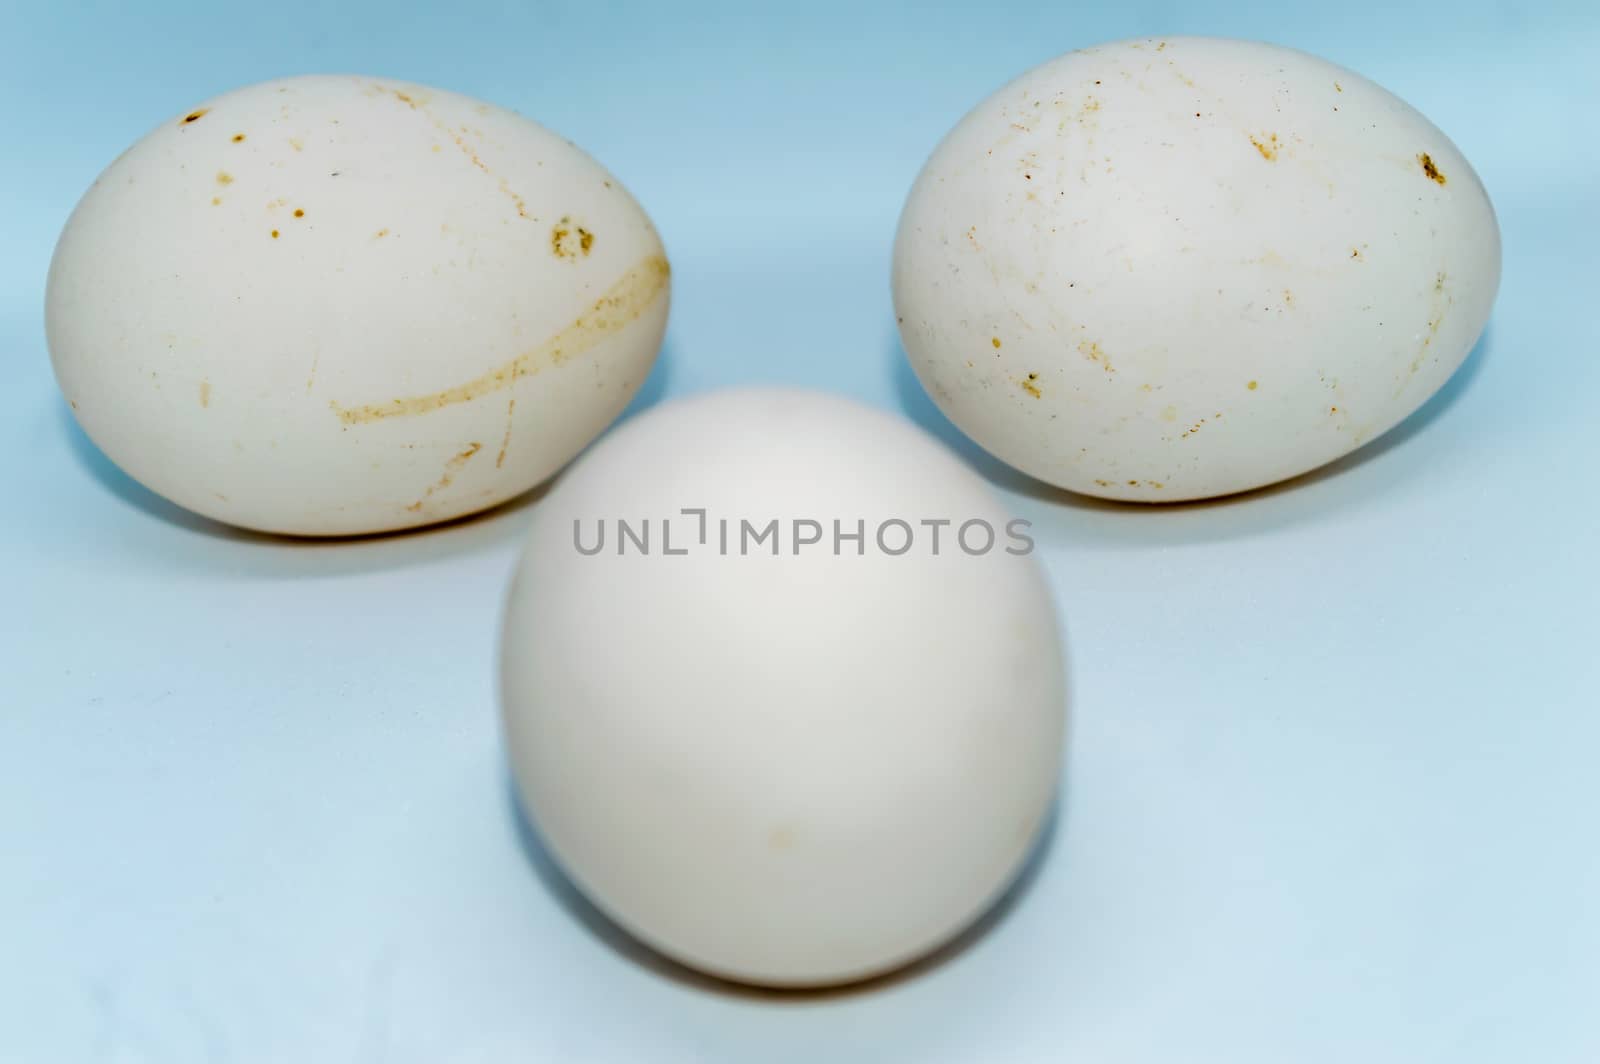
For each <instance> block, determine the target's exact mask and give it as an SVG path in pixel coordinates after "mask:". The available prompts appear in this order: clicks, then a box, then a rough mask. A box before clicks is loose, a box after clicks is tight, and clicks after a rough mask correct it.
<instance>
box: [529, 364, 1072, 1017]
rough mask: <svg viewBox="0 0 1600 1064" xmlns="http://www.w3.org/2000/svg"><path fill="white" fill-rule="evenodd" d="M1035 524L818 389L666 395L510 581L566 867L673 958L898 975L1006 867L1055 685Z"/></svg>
mask: <svg viewBox="0 0 1600 1064" xmlns="http://www.w3.org/2000/svg"><path fill="white" fill-rule="evenodd" d="M1031 546H1032V540H1031V536H1030V534H1029V532H1028V530H1027V528H1026V525H1025V523H1023V522H1018V521H1015V520H1014V519H1012V518H1010V517H1008V515H1007V514H1006V513H1005V511H1004V510H1003V509H1002V508H1001V507H1000V506H999V504H998V503H997V501H996V500H995V498H994V497H993V496H992V494H991V493H990V492H989V490H988V488H987V485H986V484H985V483H984V482H983V481H982V480H981V479H980V478H979V477H978V476H977V475H976V474H974V473H973V472H971V471H970V470H969V469H967V468H966V467H965V466H964V465H963V464H962V463H961V462H960V461H959V460H958V459H956V458H955V457H954V456H952V455H951V454H950V453H948V452H947V451H945V450H944V449H943V448H942V447H940V446H939V445H937V444H936V443H934V442H933V441H932V440H931V439H929V438H928V437H927V436H925V435H924V434H922V433H921V432H920V431H918V430H916V429H914V428H913V427H911V426H910V425H908V424H906V423H905V422H903V421H901V420H899V419H896V418H893V417H891V416H889V415H887V414H885V413H881V412H878V411H874V410H871V409H868V408H866V407H862V406H858V405H856V404H854V403H851V402H847V401H845V400H842V399H838V398H834V397H829V396H825V395H819V394H814V393H808V392H793V391H779V390H752V391H732V392H722V393H716V394H712V395H708V396H704V397H699V398H694V399H690V400H684V401H679V402H675V403H671V404H668V405H666V406H663V407H657V408H655V409H653V410H651V411H650V412H648V413H646V414H644V415H642V416H640V417H639V418H637V419H635V420H633V421H630V422H629V423H628V424H626V425H624V426H623V427H621V428H620V429H618V430H617V431H616V432H614V433H612V434H610V435H608V436H607V437H606V438H605V439H603V440H602V441H600V442H599V443H598V444H597V445H596V446H595V447H594V448H592V449H591V450H590V451H589V452H587V453H586V454H585V455H584V456H583V457H582V458H580V459H579V460H578V461H577V462H576V463H575V464H574V465H573V466H572V468H571V469H569V470H568V471H567V472H566V473H565V474H564V475H563V476H562V477H561V478H560V479H559V480H558V481H557V482H556V484H555V486H554V487H553V488H552V489H551V491H550V493H549V494H548V495H547V496H546V497H545V498H544V499H542V500H540V504H539V506H538V507H537V511H536V513H535V515H534V519H533V527H532V531H531V535H530V539H529V541H528V544H527V548H526V550H525V551H524V553H523V557H522V561H521V566H520V568H519V570H518V572H517V576H516V579H515V581H514V583H513V586H512V588H511V591H510V596H509V600H508V604H507V608H506V613H505V618H504V630H503V640H502V646H501V682H502V698H503V705H504V717H505V729H506V736H507V741H508V744H509V750H510V759H511V764H512V767H513V769H514V770H515V776H516V779H517V782H518V784H519V786H520V790H521V795H522V798H523V803H524V806H525V808H526V810H527V812H528V813H529V815H530V817H531V819H532V821H533V822H534V824H535V825H536V826H537V829H538V831H539V833H540V835H541V836H542V837H543V839H544V840H545V842H546V843H547V845H548V846H549V848H550V850H551V852H552V853H553V855H554V856H555V858H556V859H557V860H558V862H559V863H560V864H561V866H562V867H564V868H565V869H566V871H567V873H568V874H569V875H570V876H571V878H572V879H573V880H574V882H575V883H576V884H577V885H578V887H579V888H580V889H581V890H582V891H583V892H584V893H585V894H586V895H587V896H588V897H589V898H590V899H592V900H593V902H594V903H595V904H596V905H597V906H598V907H599V908H600V909H601V910H602V911H604V912H605V913H607V914H609V915H610V916H611V917H612V918H613V919H615V920H616V921H617V922H618V923H619V924H621V925H622V926H623V927H625V928H627V929H629V930H630V931H632V932H633V933H634V934H636V935H637V936H638V937H639V938H641V939H642V940H643V941H645V942H646V943H648V944H650V945H651V946H653V947H655V948H656V949H658V950H660V951H661V952H663V953H665V954H667V955H668V956H671V957H673V958H676V959H677V960H679V961H681V962H683V963H684V964H687V965H691V966H693V967H695V968H698V969H702V970H704V971H707V972H710V973H713V974H715V975H718V976H723V977H726V978H730V979H735V980H742V981H747V982H753V983H761V984H773V985H791V986H792V985H815V984H827V983H837V982H843V981H849V980H854V979H859V978H863V977H866V976H870V975H873V974H875V973H879V972H882V971H885V970H888V969H892V968H895V967H897V966H899V965H902V964H904V963H906V962H908V961H910V960H913V959H915V958H917V957H919V956H921V955H923V954H925V953H927V952H928V951H930V950H933V949H935V948H937V947H938V946H939V945H940V944H942V943H944V942H946V941H948V940H949V939H950V938H951V937H952V936H954V935H956V934H957V933H958V932H960V931H961V930H962V929H963V928H965V927H966V926H968V925H969V924H970V923H971V922H972V921H973V920H974V919H975V918H976V917H977V916H978V915H979V914H980V913H981V912H983V910H984V909H985V908H986V907H987V906H988V905H989V904H990V903H991V902H992V901H993V900H994V899H995V898H996V897H997V895H998V894H999V893H1000V892H1001V891H1003V890H1004V889H1005V887H1006V885H1007V884H1008V883H1010V882H1011V881H1012V879H1013V877H1014V876H1015V875H1016V873H1017V871H1018V869H1019V866H1020V865H1021V864H1022V862H1023V859H1024V857H1025V855H1026V854H1027V853H1028V851H1029V848H1030V846H1031V845H1032V843H1033V841H1034V839H1035V837H1036V836H1037V835H1038V833H1039V831H1040V829H1041V825H1042V824H1043V823H1044V822H1045V820H1046V817H1047V811H1048V810H1049V808H1050V805H1051V800H1052V796H1053V794H1054V791H1055V786H1056V781H1057V775H1058V772H1059V766H1060V758H1061V752H1062V751H1061V747H1062V736H1063V722H1064V716H1065V690H1064V685H1065V680H1064V672H1063V669H1064V666H1063V655H1062V648H1061V637H1060V632H1059V629H1058V627H1057V622H1056V615H1055V610H1054V605H1053V602H1052V599H1051V596H1050V593H1049V590H1048V588H1047V587H1046V585H1045V582H1044V580H1043V578H1042V573H1041V569H1040V567H1039V566H1038V564H1037V563H1036V561H1035V559H1034V558H1033V557H1032V556H1031Z"/></svg>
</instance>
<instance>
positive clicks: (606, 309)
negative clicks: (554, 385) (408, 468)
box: [329, 255, 672, 425]
mask: <svg viewBox="0 0 1600 1064" xmlns="http://www.w3.org/2000/svg"><path fill="white" fill-rule="evenodd" d="M671 273H672V269H671V267H670V266H669V265H668V264H667V260H666V259H665V258H664V257H662V256H660V255H652V256H650V257H649V258H647V259H645V260H644V261H643V262H641V263H639V265H637V266H635V267H634V268H633V269H631V270H629V271H628V272H627V273H625V274H623V275H622V277H621V279H619V280H618V281H617V282H616V283H615V284H613V285H612V286H611V287H610V288H608V289H606V291H605V293H604V294H603V295H602V296H601V297H600V298H599V299H597V300H595V301H594V303H593V305H591V306H590V307H589V309H588V310H587V311H585V312H584V313H583V315H582V316H580V317H579V318H577V320H575V321H574V322H573V323H572V324H571V325H568V326H567V327H566V328H564V329H562V330H561V331H560V332H558V333H556V334H555V335H554V336H552V337H550V338H549V339H548V340H546V341H545V342H544V343H542V344H539V345H538V346H537V347H534V348H532V349H530V350H528V351H526V352H524V353H522V354H521V355H518V356H517V357H516V358H514V359H512V360H511V361H510V362H507V363H505V364H504V365H502V366H497V367H496V368H494V369H491V370H489V371H488V372H487V373H484V374H483V375H481V376H479V377H475V378H473V379H472V380H469V381H467V382H465V383H463V384H458V385H456V386H455V387H453V388H446V389H444V390H443V391H438V392H433V393H430V394H428V395H417V396H407V397H403V398H399V399H391V400H390V401H388V402H386V403H369V404H366V405H363V406H352V407H347V406H341V405H340V404H339V403H337V402H335V403H331V404H329V405H330V406H331V407H332V408H333V412H334V414H335V415H336V416H337V417H338V418H339V420H340V421H342V422H344V423H345V424H346V425H361V424H366V423H368V422H372V421H382V420H383V419H385V418H391V417H404V416H408V415H412V414H426V413H429V412H431V411H434V410H442V409H444V408H445V407H447V406H454V405H455V404H457V403H466V402H471V401H472V400H474V399H478V398H481V397H482V396H485V395H489V394H491V393H493V392H497V391H500V390H502V389H504V388H509V387H511V386H512V385H513V384H514V383H515V382H516V380H517V378H519V377H531V376H532V375H533V374H535V373H537V372H539V370H541V369H543V368H544V366H545V365H546V364H549V365H560V364H561V363H563V362H566V361H568V360H570V359H574V358H577V357H578V356H580V355H582V354H584V353H586V352H587V351H589V350H590V349H592V348H593V347H595V346H596V345H597V344H599V343H600V342H602V341H603V340H605V339H606V337H608V336H610V335H612V334H613V333H615V332H618V331H619V330H621V329H623V328H625V327H626V326H628V325H629V324H631V323H632V322H634V321H635V320H637V319H638V318H639V317H640V316H641V315H642V314H644V312H645V311H646V310H647V309H649V307H650V305H651V304H652V303H654V302H655V301H656V298H657V297H658V296H660V295H661V293H662V292H663V291H664V290H665V289H666V287H667V279H668V278H669V277H670V276H671Z"/></svg>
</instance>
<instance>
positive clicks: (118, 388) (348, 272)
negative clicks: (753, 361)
mask: <svg viewBox="0 0 1600 1064" xmlns="http://www.w3.org/2000/svg"><path fill="white" fill-rule="evenodd" d="M46 302H47V307H46V310H47V327H48V334H49V341H50V351H51V356H52V359H53V361H54V364H55V370H56V376H57V379H58V381H59V382H60V385H61V389H62V392H63V393H64V394H65V395H66V397H67V399H68V400H69V401H70V402H71V404H72V407H73V409H74V410H75V411H76V413H77V417H78V420H79V422H80V424H81V425H82V426H83V428H84V430H85V431H86V432H87V433H88V435H89V436H90V437H91V438H92V439H93V440H94V441H95V443H97V444H98V445H99V446H100V447H101V448H102V449H103V450H104V451H105V452H106V454H107V455H109V456H110V457H111V458H112V460H114V461H115V462H116V463H117V464H118V465H119V466H121V467H122V468H123V469H124V470H125V471H126V472H127V473H129V474H130V475H131V476H133V477H134V478H135V479H137V480H139V481H140V482H142V483H143V484H144V485H145V486H147V487H149V488H151V489H152V490H154V491H156V492H158V493H160V494H161V495H164V496H166V497H167V498H168V499H170V500H172V501H173V502H176V503H178V504H179V505H181V506H185V507H187V508H189V509H190V510H194V511H196V512H198V513H201V514H205V515H207V516H209V517H213V518H215V519H217V520H219V521H225V522H228V523H230V524H234V525H241V526H244V527H248V528H254V529H261V530H266V531H271V532H284V533H294V534H302V535H337V534H348V533H364V532H380V531H386V530H390V529H398V528H405V527H409V526H415V525H423V524H428V523H431V522H435V521H441V520H445V519H448V518H452V517H458V516H461V515H463V514H468V513H472V512H474V511H478V510H482V509H485V508H487V507H490V506H494V505H495V504H497V503H499V502H502V501H504V500H506V499H508V498H510V497H512V496H514V495H517V494H518V493H520V492H523V491H525V490H527V489H528V488H530V487H532V486H534V485H535V484H537V483H539V482H540V481H542V480H544V479H546V478H547V477H549V476H550V474H551V473H553V472H555V471H556V470H557V469H558V468H560V467H561V466H562V465H563V464H565V463H566V462H567V461H568V460H570V459H571V458H572V456H573V455H575V454H576V453H577V452H578V451H579V450H580V449H582V448H583V447H584V446H585V445H586V444H587V443H588V442H589V441H590V440H592V439H594V437H595V436H597V435H598V434H599V433H600V432H601V431H602V430H603V429H604V428H605V427H606V426H607V425H609V424H610V423H611V422H612V421H613V420H614V419H615V418H616V417H617V415H618V414H619V413H620V412H621V411H622V409H623V407H624V406H626V405H627V402H628V400H629V398H630V397H631V396H632V395H633V394H634V392H635V390H636V389H637V388H638V387H639V385H640V383H641V382H642V381H643V380H644V378H645V376H646V374H647V373H648V372H649V369H650V366H651V364H652V362H653V361H654V359H655V354H656V351H657V349H658V348H659V346H660V341H661V336H662V332H663V330H664V328H665V325H666V318H667V304H668V267H667V260H666V257H665V255H664V253H663V251H662V246H661V241H660V239H659V238H658V237H657V235H656V232H655V229H654V228H653V227H652V225H651V223H650V219H649V218H648V217H646V215H645V213H644V211H643V210H642V209H641V208H640V207H639V205H638V203H636V202H635V201H634V199H633V198H632V197H631V196H630V195H629V194H628V193H627V192H626V191H625V190H624V189H623V188H622V186H621V185H620V184H619V183H618V182H617V181H616V179H615V178H613V177H612V176H611V175H610V174H609V173H607V172H606V171H605V170H604V169H603V168H602V167H601V166H600V165H599V164H598V163H596V162H595V161H594V160H592V159H590V158H589V157H588V156H587V155H585V154H584V153H583V152H582V151H580V150H579V149H578V148H577V147H575V146H574V145H572V144H571V143H569V142H568V141H565V140H563V139H561V138H560V137H558V136H557V135H555V134H554V133H551V132H550V131H548V130H546V129H544V128H543V127H541V126H539V125H537V124H535V123H533V122H531V121H528V120H527V119H525V118H522V117H521V116H519V115H516V114H514V113H512V112H510V111H506V110H503V109H501V108H498V107H494V106H491V105H489V104H486V103H479V102H478V101H476V100H472V99H468V98H467V97H464V96H458V95H456V94H454V93H450V92H444V91H441V90H439V89H431V88H425V87H422V86H418V85H411V84H406V83H404V82H397V81H390V80H385V79H375V78H363V77H302V78H290V79H287V80H283V81H274V82H268V83H265V84H261V85H254V86H251V87H249V88H244V89H240V90H238V91H236V92H230V93H227V94H226V95H223V96H219V97H217V98H216V99H214V100H211V101H209V102H207V103H205V104H203V105H201V106H197V107H195V108H194V109H193V110H192V111H189V112H187V113H184V114H180V115H176V116H174V117H173V118H172V119H171V120H170V121H167V122H163V123H162V124H161V126H159V127H158V128H157V129H155V130H154V131H152V132H151V133H150V134H149V135H147V136H146V137H145V138H144V139H143V140H141V141H139V142H138V143H137V144H135V145H134V146H133V147H132V148H130V149H129V150H128V151H127V152H125V153H124V154H123V155H122V156H121V157H120V158H118V159H117V160H116V161H115V162H113V163H112V164H111V166H110V167H109V168H107V170H106V171H105V173H103V174H102V175H101V176H100V178H99V180H98V181H96V182H95V184H94V186H93V187H92V188H91V189H90V190H89V192H88V193H87V194H86V195H85V196H84V198H83V200H82V202H81V203H79V205H78V207H77V210H76V211H75V212H74V213H73V215H72V218H71V219H70V221H69V222H68V223H67V226H66V230H65V231H64V232H63V233H62V236H61V241H60V244H59V245H58V247H57V249H56V254H55V259H54V261H53V263H52V264H51V269H50V279H49V289H48V294H47V300H46Z"/></svg>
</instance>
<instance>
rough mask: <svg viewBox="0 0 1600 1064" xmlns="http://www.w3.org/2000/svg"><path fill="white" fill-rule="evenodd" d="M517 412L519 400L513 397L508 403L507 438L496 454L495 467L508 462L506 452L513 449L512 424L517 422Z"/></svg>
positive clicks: (497, 467)
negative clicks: (515, 419) (515, 420)
mask: <svg viewBox="0 0 1600 1064" xmlns="http://www.w3.org/2000/svg"><path fill="white" fill-rule="evenodd" d="M516 413H517V400H516V398H515V397H512V399H511V401H510V402H509V403H507V404H506V436H505V439H503V440H501V441H500V453H499V454H498V455H496V456H495V460H494V467H495V468H496V469H499V468H500V467H501V466H503V465H505V464H506V452H507V451H508V450H510V449H511V426H512V425H513V424H514V423H515V422H514V420H513V419H514V418H515V417H516Z"/></svg>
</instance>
